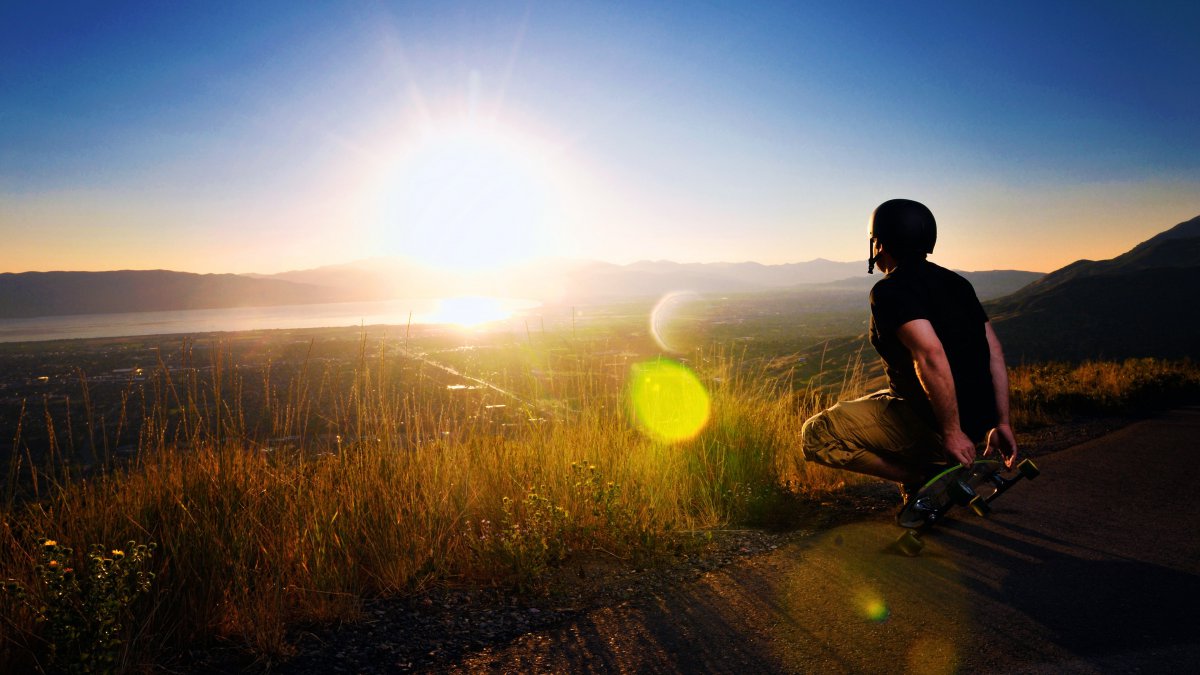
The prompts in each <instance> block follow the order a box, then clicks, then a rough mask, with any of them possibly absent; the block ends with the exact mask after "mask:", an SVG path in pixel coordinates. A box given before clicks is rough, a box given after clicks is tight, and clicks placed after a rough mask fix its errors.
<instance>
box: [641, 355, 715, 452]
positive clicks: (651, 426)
mask: <svg viewBox="0 0 1200 675" xmlns="http://www.w3.org/2000/svg"><path fill="white" fill-rule="evenodd" d="M629 407H630V410H631V412H632V413H633V417H634V419H636V420H637V423H638V425H639V426H640V427H641V428H642V430H643V431H645V432H646V433H647V434H648V435H650V436H651V437H653V438H655V439H657V440H660V441H663V442H665V443H677V442H679V441H684V440H687V439H689V438H692V437H693V436H695V435H696V434H698V433H700V430H701V429H703V428H704V425H705V424H707V423H708V416H709V413H710V412H711V410H712V403H711V401H710V400H709V398H708V391H707V390H706V389H705V388H704V385H703V384H701V383H700V379H699V378H697V377H696V375H695V374H694V373H692V371H690V370H688V369H687V368H686V367H685V366H682V365H680V364H678V363H675V362H674V361H666V360H661V359H660V360H656V361H647V362H644V363H638V364H635V365H634V366H633V369H632V372H631V373H630V381H629Z"/></svg>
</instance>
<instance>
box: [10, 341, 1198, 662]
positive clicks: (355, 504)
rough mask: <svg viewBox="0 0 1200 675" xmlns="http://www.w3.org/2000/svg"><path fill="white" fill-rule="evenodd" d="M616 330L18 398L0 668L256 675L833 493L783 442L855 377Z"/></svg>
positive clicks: (1079, 376) (276, 359)
mask: <svg viewBox="0 0 1200 675" xmlns="http://www.w3.org/2000/svg"><path fill="white" fill-rule="evenodd" d="M619 325H620V322H619V321H616V320H614V321H608V322H599V323H593V324H590V325H589V324H582V325H571V324H567V323H562V324H560V325H554V326H551V327H549V328H547V327H546V326H545V325H544V324H540V323H539V324H536V325H529V324H528V323H526V325H525V330H517V331H504V332H492V333H486V332H463V331H457V332H456V331H447V332H445V333H429V334H423V335H420V336H416V337H413V336H408V335H405V334H404V332H403V330H401V331H399V332H398V333H397V332H396V331H395V330H394V329H393V332H392V333H391V334H390V336H389V334H388V333H387V332H386V331H384V330H382V329H380V330H378V331H374V332H373V331H371V330H365V331H363V332H362V333H361V335H359V336H358V337H355V336H354V335H353V334H349V335H345V334H344V335H343V337H342V338H341V339H340V340H324V341H320V342H319V341H318V340H317V339H315V338H313V339H311V340H309V341H308V342H307V343H305V342H304V341H303V340H292V341H283V342H282V344H276V345H274V346H273V347H271V348H270V349H268V348H267V347H264V346H262V344H261V343H260V342H259V341H256V340H252V339H250V338H243V339H242V341H241V342H239V341H238V338H237V337H227V338H222V339H212V340H208V341H203V340H201V341H194V340H182V339H181V340H178V341H175V342H174V344H175V350H174V351H172V352H159V355H158V358H157V360H156V362H155V363H153V364H148V365H146V366H145V367H143V368H140V369H135V370H134V371H131V372H130V373H128V374H125V375H124V380H123V381H122V382H119V383H110V384H109V385H108V387H109V389H108V390H107V393H105V394H104V395H103V396H98V394H97V392H96V391H94V388H95V387H96V386H98V385H89V378H88V377H87V376H86V374H85V373H79V374H78V385H77V387H78V388H77V389H76V391H77V393H76V394H75V398H74V399H73V400H74V403H72V402H71V400H70V399H69V400H66V401H55V402H53V403H52V402H51V401H50V399H49V398H46V399H44V400H28V401H26V402H25V404H24V405H25V408H24V412H23V413H22V414H21V415H20V417H19V421H20V425H19V426H18V428H17V429H15V433H14V438H13V448H14V452H13V453H12V454H11V457H10V461H9V466H8V472H7V480H6V483H5V495H4V497H5V503H4V509H5V512H4V519H3V525H2V526H0V578H9V579H11V580H12V583H11V584H10V587H9V590H8V592H6V593H4V594H3V595H0V602H2V603H3V611H2V613H0V616H2V617H3V622H2V625H0V630H2V631H3V634H2V636H0V639H2V644H3V647H2V649H3V652H2V654H0V656H2V657H3V662H2V664H3V665H5V667H6V669H8V668H16V667H18V666H20V667H28V665H29V664H30V663H32V661H31V659H32V658H34V657H36V658H37V659H38V660H39V662H41V663H42V664H43V665H45V664H51V663H68V662H84V663H91V664H94V665H96V666H97V667H108V666H116V667H131V666H134V665H136V664H138V663H143V662H146V661H147V660H152V659H154V658H156V657H155V655H156V654H161V653H164V652H166V651H168V650H170V649H172V648H177V647H178V646H179V645H182V644H186V643H190V642H193V641H203V640H207V639H211V638H213V637H222V638H226V639H228V640H231V641H233V642H234V643H235V644H238V645H242V646H244V647H245V648H246V649H248V650H249V651H250V652H252V653H254V654H257V655H260V656H263V657H266V658H277V657H281V656H285V655H286V654H287V652H288V645H287V639H286V630H287V629H288V627H289V626H294V625H296V624H298V623H301V622H307V621H320V620H333V619H354V618H355V617H356V616H357V612H358V610H359V602H360V600H361V599H362V598H364V597H369V596H374V595H400V596H404V595H409V594H413V593H417V592H420V591H421V590H423V589H426V588H428V587H430V586H431V585H435V584H472V585H485V586H492V587H498V588H504V589H509V590H510V591H511V592H515V593H524V594H538V593H544V592H547V590H549V586H548V585H549V583H550V581H549V580H550V579H551V578H552V577H553V572H554V570H555V569H556V568H558V567H560V566H561V565H562V564H563V563H564V562H565V561H568V560H570V559H571V558H572V557H573V556H578V555H586V554H591V553H596V552H603V554H604V555H607V556H613V557H615V558H618V559H621V560H625V561H636V562H639V563H642V564H652V563H653V561H654V559H655V558H656V557H658V556H662V555H667V554H670V553H672V552H677V551H679V550H685V549H687V548H688V547H690V546H694V545H696V543H697V542H699V541H702V540H703V533H704V532H705V531H707V530H709V529H712V528H716V527H724V526H728V525H730V524H737V525H743V526H747V525H748V526H754V525H759V524H762V523H765V522H770V521H772V520H773V519H777V518H778V516H779V514H780V513H781V512H783V510H784V506H785V505H786V504H788V503H789V500H792V499H794V498H795V497H796V496H798V495H805V494H812V493H818V492H821V491H828V490H838V489H841V488H842V487H843V486H844V484H845V483H844V481H845V480H846V476H845V475H841V474H838V473H836V472H833V471H830V470H827V469H825V468H823V467H818V466H813V465H807V464H805V463H804V462H803V460H802V459H801V458H800V457H799V455H798V453H797V439H798V435H799V431H800V427H801V425H802V423H803V421H804V420H805V419H806V418H807V417H808V416H809V415H810V414H812V413H813V412H815V411H816V410H818V409H819V408H821V407H823V406H825V405H828V404H829V403H831V402H832V401H833V400H836V399H838V398H847V397H851V396H857V395H859V394H861V393H864V391H865V390H866V388H867V387H868V385H869V378H868V377H867V376H865V375H864V374H863V373H864V368H863V366H862V363H861V362H859V361H857V360H856V359H851V360H849V361H847V362H845V363H843V364H840V365H838V366H836V367H837V369H838V371H839V372H837V373H835V376H834V377H826V378H815V379H811V378H807V377H801V376H799V375H798V372H799V371H798V370H797V368H796V364H800V363H802V362H803V363H809V362H810V361H811V359H804V358H802V357H801V356H799V355H798V354H799V353H798V352H797V353H792V354H788V353H776V354H770V353H765V352H762V351H759V352H752V351H750V350H748V349H746V348H745V347H744V346H739V343H737V342H727V343H724V344H722V343H714V344H712V345H710V346H708V347H705V348H703V349H695V350H693V351H690V352H687V353H683V354H674V355H671V356H664V355H663V354H662V353H661V350H657V349H656V348H655V346H654V344H653V343H652V342H649V340H650V337H649V336H647V335H645V334H644V333H641V332H638V331H637V330H635V331H634V334H632V335H629V334H626V333H624V332H623V331H622V330H619V329H617V328H614V326H619ZM635 328H636V326H635ZM808 348H809V349H818V350H819V348H820V345H819V344H817V345H809V346H808ZM846 364H849V365H846ZM1012 379H1013V383H1014V390H1015V397H1014V403H1015V410H1016V413H1017V416H1018V419H1017V424H1018V426H1020V425H1023V424H1032V423H1048V422H1050V421H1053V420H1054V419H1056V417H1061V416H1062V415H1065V414H1069V413H1070V412H1071V411H1073V410H1077V409H1078V410H1083V409H1084V408H1083V407H1078V406H1079V405H1080V404H1078V401H1092V400H1100V401H1101V404H1099V406H1100V407H1098V408H1096V409H1095V410H1112V409H1115V408H1117V407H1120V405H1124V404H1126V403H1128V402H1129V401H1130V400H1131V398H1132V399H1136V398H1137V397H1139V396H1142V395H1144V394H1145V393H1146V392H1152V391H1153V392H1160V393H1161V394H1162V397H1161V398H1162V400H1168V399H1169V398H1170V397H1171V396H1176V395H1177V394H1178V393H1179V392H1180V391H1184V390H1190V391H1193V392H1194V391H1195V390H1196V389H1197V383H1198V382H1200V375H1198V374H1197V370H1196V369H1195V368H1194V367H1193V366H1192V365H1191V364H1187V363H1185V364H1169V363H1162V362H1154V361H1138V362H1130V363H1126V364H1085V365H1083V366H1077V367H1069V366H1034V367H1024V368H1021V369H1017V370H1015V371H1014V373H1013V376H1012ZM817 382H836V383H837V384H836V386H834V385H823V386H821V387H818V386H817V385H816V384H815V383H817ZM89 386H91V388H89ZM1072 397H1076V398H1077V399H1078V400H1077V401H1076V403H1075V404H1072V405H1076V406H1077V407H1076V408H1072V407H1070V406H1068V405H1067V404H1066V403H1064V401H1066V400H1067V399H1072V400H1075V399H1073V398H1072ZM100 398H103V399H104V400H103V401H101V400H100ZM1122 402H1124V403H1122ZM1085 407H1086V406H1085ZM35 437H36V438H38V439H39V440H38V441H37V443H33V442H31V441H30V440H29V439H31V438H35ZM35 445H39V447H38V448H35V447H34V446H35ZM35 450H36V451H35ZM97 545H98V546H99V548H97V549H95V550H92V548H91V547H93V546H97ZM142 546H145V547H146V548H139V547H142ZM64 626H65V627H66V628H64ZM106 664H107V665H106Z"/></svg>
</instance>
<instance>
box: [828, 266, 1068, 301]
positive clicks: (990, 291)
mask: <svg viewBox="0 0 1200 675" xmlns="http://www.w3.org/2000/svg"><path fill="white" fill-rule="evenodd" d="M956 271H957V272H958V273H959V274H961V275H962V276H963V278H965V279H966V280H967V281H969V282H971V286H972V287H974V288H975V295H977V296H979V299H980V300H992V299H994V298H999V297H1003V296H1005V295H1009V294H1011V293H1014V292H1016V291H1018V290H1020V289H1023V288H1025V287H1027V286H1028V285H1029V284H1032V283H1035V282H1037V281H1038V280H1039V279H1041V278H1043V277H1044V276H1045V275H1044V274H1042V273H1041V272H1024V271H1021V270H988V271H986V272H964V271H962V270H956ZM882 278H883V276H882V275H880V274H875V275H867V274H862V275H860V276H857V277H854V278H852V279H842V280H840V281H832V282H828V283H826V284H822V285H823V286H824V287H826V288H831V289H833V288H837V289H846V290H850V289H853V290H858V291H862V292H863V293H864V294H865V293H867V292H868V291H870V290H871V287H872V286H874V285H875V282H877V281H879V280H880V279H882Z"/></svg>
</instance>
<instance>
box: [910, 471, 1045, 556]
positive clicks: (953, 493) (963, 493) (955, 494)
mask: <svg viewBox="0 0 1200 675" xmlns="http://www.w3.org/2000/svg"><path fill="white" fill-rule="evenodd" d="M976 466H977V467H978V468H976V469H975V470H974V471H972V470H967V469H964V468H963V467H962V466H961V465H960V466H958V467H955V468H953V469H950V470H949V471H945V472H943V473H942V474H939V475H938V476H937V477H935V478H934V479H932V480H930V481H929V482H928V483H926V484H925V486H924V487H922V488H921V490H920V491H919V492H918V493H917V494H916V495H915V497H914V498H915V499H917V500H918V503H920V501H921V500H930V501H931V503H936V506H934V508H932V509H928V510H927V511H926V512H925V515H924V516H922V517H921V522H920V523H919V524H917V525H914V526H912V527H909V528H908V529H907V530H906V531H905V533H904V534H903V535H901V536H900V538H899V539H898V540H897V541H896V545H897V547H898V548H899V549H900V552H901V553H904V554H905V555H908V556H915V555H918V554H920V552H921V549H923V548H924V547H925V542H923V541H921V534H922V533H923V532H925V531H926V530H928V529H930V528H932V527H933V526H934V525H936V524H937V523H939V522H941V520H942V519H943V518H944V517H945V516H946V513H947V512H948V511H950V509H951V508H953V507H954V506H955V505H958V506H970V507H971V510H972V511H974V512H975V513H976V514H977V515H979V516H984V517H986V516H987V515H988V514H990V513H991V510H992V507H991V503H992V501H994V500H995V499H996V498H997V497H999V496H1000V495H1002V494H1004V493H1005V492H1007V491H1008V489H1009V488H1011V487H1012V486H1013V485H1015V484H1016V483H1018V482H1019V481H1020V480H1021V479H1022V478H1028V479H1034V478H1037V477H1038V475H1039V474H1040V473H1041V471H1040V470H1039V469H1038V468H1037V465H1036V464H1034V463H1033V461H1032V460H1028V459H1026V460H1025V461H1023V462H1021V463H1020V464H1018V465H1017V474H1016V475H1015V476H1012V477H1011V478H1010V477H1007V476H1004V475H1002V474H1001V473H1000V470H999V469H1000V466H1001V465H1000V463H999V462H994V461H986V463H985V462H977V463H976ZM985 467H986V470H985ZM976 481H978V482H976ZM972 483H974V485H973V484H972ZM982 485H991V486H992V491H991V493H990V494H987V495H986V496H984V495H981V494H979V492H977V490H976V487H978V486H982ZM939 490H940V491H941V492H940V493H939ZM939 502H940V503H939Z"/></svg>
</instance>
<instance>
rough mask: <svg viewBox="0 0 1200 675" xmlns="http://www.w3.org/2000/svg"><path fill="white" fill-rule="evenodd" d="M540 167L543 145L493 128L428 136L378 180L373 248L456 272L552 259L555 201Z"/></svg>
mask: <svg viewBox="0 0 1200 675" xmlns="http://www.w3.org/2000/svg"><path fill="white" fill-rule="evenodd" d="M548 165H549V160H548V158H547V152H546V149H545V147H544V144H543V143H541V142H539V141H538V139H536V138H533V137H530V136H528V135H524V134H520V133H518V132H516V131H514V130H512V129H507V128H503V127H501V126H500V125H498V124H496V123H485V122H480V121H474V120H471V121H466V122H458V123H454V124H447V125H442V126H440V127H437V128H432V129H429V130H427V131H426V132H425V133H423V134H421V135H420V137H419V138H418V139H417V140H416V142H415V143H413V144H412V145H411V147H409V148H407V149H406V150H405V151H404V152H403V153H402V157H401V158H400V160H399V162H398V163H397V166H396V168H395V170H394V172H393V173H392V174H391V175H390V176H389V177H388V180H387V181H386V187H385V188H384V190H385V193H386V194H385V196H384V199H383V202H384V208H383V213H382V214H381V221H382V222H381V223H380V226H381V228H382V232H381V235H382V237H381V239H382V242H381V243H382V244H383V246H384V247H385V248H386V249H390V252H391V253H393V254H398V255H403V256H405V257H409V258H411V259H414V260H419V261H420V262H422V263H424V264H427V265H430V266H434V267H437V268H440V269H443V270H446V271H450V272H461V273H470V272H482V271H488V270H495V269H500V268H505V267H511V266H513V265H517V264H520V263H523V262H526V261H529V260H532V259H535V258H538V257H543V256H545V255H548V254H552V252H553V250H554V244H555V241H556V240H557V233H555V232H554V231H553V219H554V210H555V204H554V203H555V196H556V195H555V190H554V187H553V180H552V178H551V175H550V174H551V171H550V168H549V166H548Z"/></svg>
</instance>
